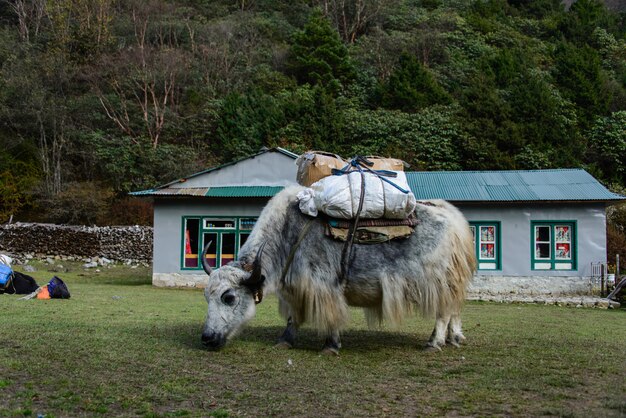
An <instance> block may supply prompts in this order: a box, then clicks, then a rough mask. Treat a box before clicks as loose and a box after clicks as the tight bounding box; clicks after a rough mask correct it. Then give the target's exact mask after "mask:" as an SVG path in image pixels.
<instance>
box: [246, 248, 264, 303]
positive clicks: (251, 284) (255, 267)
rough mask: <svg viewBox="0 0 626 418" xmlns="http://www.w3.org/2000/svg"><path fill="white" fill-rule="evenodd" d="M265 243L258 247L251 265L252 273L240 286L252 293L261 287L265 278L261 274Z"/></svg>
mask: <svg viewBox="0 0 626 418" xmlns="http://www.w3.org/2000/svg"><path fill="white" fill-rule="evenodd" d="M265 244H266V243H265V242H264V243H263V244H261V246H260V247H259V251H257V253H256V257H255V258H254V262H253V263H252V271H251V272H250V276H248V277H247V278H246V279H244V280H242V281H241V285H242V286H246V287H247V288H249V289H250V290H252V292H256V291H258V290H259V289H261V287H263V282H264V281H265V276H264V275H263V274H262V273H261V256H262V255H263V248H265Z"/></svg>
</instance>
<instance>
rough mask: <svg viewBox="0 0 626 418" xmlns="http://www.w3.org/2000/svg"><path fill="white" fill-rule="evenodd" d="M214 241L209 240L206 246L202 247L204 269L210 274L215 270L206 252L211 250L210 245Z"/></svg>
mask: <svg viewBox="0 0 626 418" xmlns="http://www.w3.org/2000/svg"><path fill="white" fill-rule="evenodd" d="M212 243H213V241H209V243H208V244H207V245H205V246H204V248H203V249H202V254H200V263H201V264H202V268H203V269H204V271H205V272H206V274H208V275H209V276H210V275H211V272H212V271H213V267H211V266H209V262H208V261H207V260H206V252H207V251H208V250H209V247H210V246H211V244H212Z"/></svg>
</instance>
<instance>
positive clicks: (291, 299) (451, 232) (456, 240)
mask: <svg viewBox="0 0 626 418" xmlns="http://www.w3.org/2000/svg"><path fill="white" fill-rule="evenodd" d="M301 190H302V187H299V186H294V187H289V188H286V189H285V190H283V191H282V192H280V193H278V194H277V195H276V196H274V197H273V198H272V199H271V200H270V201H269V202H268V204H267V206H266V207H265V208H264V209H263V211H262V213H261V215H260V217H259V219H258V221H257V223H256V225H255V227H254V229H253V230H252V233H251V234H250V237H249V238H248V240H247V241H246V243H245V245H244V246H243V247H242V248H241V251H240V252H239V256H238V259H237V260H236V261H234V262H232V263H230V264H228V265H226V266H223V267H221V268H219V269H215V270H211V268H210V267H209V266H208V265H207V263H206V258H205V256H204V252H203V255H202V261H203V267H204V268H205V270H206V271H207V273H208V274H209V279H208V283H207V286H206V289H205V298H206V301H207V303H208V314H207V317H206V322H205V325H204V328H203V332H202V342H203V343H204V345H205V346H206V347H208V348H209V349H213V350H216V349H219V348H221V347H223V346H224V344H225V343H226V342H227V341H228V340H229V339H230V338H232V337H233V336H234V335H235V334H236V333H237V331H238V330H239V329H240V328H241V326H242V325H243V324H245V323H246V322H247V321H249V320H250V319H251V318H252V317H253V316H254V314H255V311H256V310H255V299H257V302H258V301H259V299H260V297H259V296H262V292H263V290H265V291H269V290H275V291H276V293H277V295H278V297H279V308H280V312H281V314H282V315H283V316H284V317H285V319H287V328H286V330H285V332H284V333H283V335H282V336H281V337H280V339H279V345H281V346H284V347H292V346H293V345H294V342H295V334H296V330H297V329H298V327H299V326H300V325H301V324H304V323H305V322H309V323H311V324H312V325H313V326H314V327H315V328H316V329H317V330H319V332H320V333H321V334H323V335H324V336H325V337H326V342H325V345H324V351H325V352H328V353H335V354H337V353H338V351H339V348H340V347H341V343H340V340H339V333H340V331H341V329H342V328H343V327H344V326H345V325H346V323H347V321H348V311H349V310H348V306H358V307H362V308H364V310H365V312H366V316H367V319H368V322H369V323H370V324H371V325H374V324H376V323H379V322H381V321H386V322H389V323H391V324H398V323H399V322H400V321H401V320H402V318H403V317H404V316H405V315H407V314H410V313H411V312H414V311H416V310H417V311H419V312H420V313H421V314H422V315H424V316H430V317H432V316H434V317H435V318H436V321H435V328H434V330H433V333H432V335H431V337H430V340H429V341H428V343H427V348H429V349H431V350H438V349H440V348H441V347H443V346H444V345H445V344H446V342H447V343H449V344H452V345H454V346H458V345H459V344H460V343H461V342H462V341H463V340H464V339H465V337H464V336H463V332H462V330H461V318H460V310H461V307H462V304H463V302H464V299H465V293H466V289H467V287H468V285H469V282H470V280H471V279H472V276H473V274H474V271H475V269H476V259H475V255H474V244H473V242H472V235H471V232H470V229H469V225H468V223H467V221H466V220H465V218H464V217H463V215H462V214H461V212H459V210H458V209H456V208H455V207H454V206H452V205H451V204H449V203H447V202H445V201H442V200H438V201H430V202H424V203H421V204H418V205H417V208H416V209H415V216H416V217H417V219H418V224H417V226H416V227H415V232H414V233H413V234H411V235H410V237H408V238H406V239H398V240H392V241H389V242H386V243H382V244H375V245H363V244H356V243H355V244H354V247H353V252H352V257H351V258H350V268H349V270H348V274H347V275H346V277H345V278H342V274H341V271H342V266H341V264H342V250H343V248H344V242H341V241H336V240H333V239H331V238H328V237H326V236H325V235H324V228H325V220H324V219H323V218H311V217H309V216H306V215H303V214H302V213H301V212H300V210H299V209H298V202H297V199H296V195H297V194H298V192H299V191H301ZM205 251H206V250H205Z"/></svg>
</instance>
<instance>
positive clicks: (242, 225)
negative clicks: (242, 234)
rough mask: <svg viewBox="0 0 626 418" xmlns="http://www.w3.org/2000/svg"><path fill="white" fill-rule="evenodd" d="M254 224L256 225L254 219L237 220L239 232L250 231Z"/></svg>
mask: <svg viewBox="0 0 626 418" xmlns="http://www.w3.org/2000/svg"><path fill="white" fill-rule="evenodd" d="M254 224H256V219H255V218H242V219H240V220H239V230H241V231H251V230H252V228H254Z"/></svg>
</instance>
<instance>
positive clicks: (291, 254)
mask: <svg viewBox="0 0 626 418" xmlns="http://www.w3.org/2000/svg"><path fill="white" fill-rule="evenodd" d="M314 220H315V218H311V219H309V220H308V221H307V223H306V224H305V225H304V228H302V231H300V235H299V236H298V241H296V243H295V245H293V246H292V247H291V251H290V252H289V257H287V262H286V263H285V267H283V272H282V274H281V275H280V283H284V282H285V277H287V272H288V271H289V267H291V263H292V262H293V259H294V257H295V256H296V251H298V247H300V244H301V243H302V240H303V239H304V237H305V236H306V234H307V232H309V229H311V226H312V225H313V221H314Z"/></svg>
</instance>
